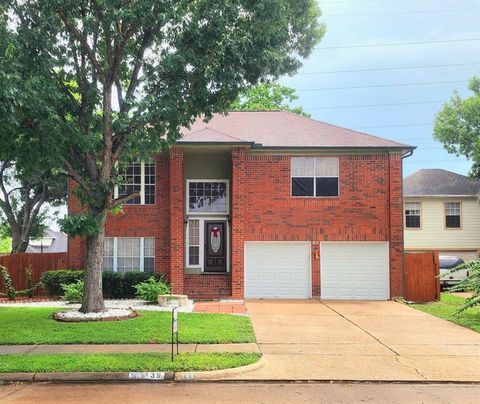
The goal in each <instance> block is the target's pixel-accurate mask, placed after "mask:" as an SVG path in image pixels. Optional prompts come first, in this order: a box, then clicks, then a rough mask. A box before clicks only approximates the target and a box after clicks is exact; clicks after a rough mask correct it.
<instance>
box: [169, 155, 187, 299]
mask: <svg viewBox="0 0 480 404" xmlns="http://www.w3.org/2000/svg"><path fill="white" fill-rule="evenodd" d="M184 190H185V179H184V174H183V149H182V148H180V147H173V148H172V149H171V150H170V201H169V207H170V240H169V242H170V281H171V284H172V291H173V293H180V294H181V293H184V292H183V281H184V279H183V278H184V272H185V262H184V257H185V253H184V251H185V236H184V232H185V222H184V220H185V215H184V211H185V197H184V194H185V191H184Z"/></svg>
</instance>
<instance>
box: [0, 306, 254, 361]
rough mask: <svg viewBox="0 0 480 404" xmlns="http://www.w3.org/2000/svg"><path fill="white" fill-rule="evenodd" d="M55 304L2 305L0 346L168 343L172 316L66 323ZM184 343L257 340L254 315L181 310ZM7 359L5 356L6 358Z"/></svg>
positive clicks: (147, 313)
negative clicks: (54, 316) (57, 316)
mask: <svg viewBox="0 0 480 404" xmlns="http://www.w3.org/2000/svg"><path fill="white" fill-rule="evenodd" d="M56 311H59V309H54V308H23V307H22V308H17V307H8V308H6V307H0V345H19V344H27V345H28V344H148V343H169V342H170V340H171V314H170V313H166V312H153V311H142V312H140V316H139V317H137V318H134V319H130V320H123V321H108V322H101V321H100V322H89V323H65V322H58V321H55V320H53V319H52V313H54V312H56ZM178 330H179V341H180V343H203V344H215V343H218V344H220V343H240V342H255V334H254V332H253V328H252V323H251V322H250V318H249V317H246V316H234V315H229V314H202V313H188V314H187V313H179V316H178ZM2 358H3V357H2Z"/></svg>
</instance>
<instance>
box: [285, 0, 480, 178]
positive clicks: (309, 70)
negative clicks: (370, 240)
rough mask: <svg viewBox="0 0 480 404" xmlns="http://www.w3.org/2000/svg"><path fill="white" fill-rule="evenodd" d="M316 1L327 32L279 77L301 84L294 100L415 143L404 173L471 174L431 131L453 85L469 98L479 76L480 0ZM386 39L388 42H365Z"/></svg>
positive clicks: (345, 122)
mask: <svg viewBox="0 0 480 404" xmlns="http://www.w3.org/2000/svg"><path fill="white" fill-rule="evenodd" d="M319 5H320V8H321V10H322V14H323V15H322V17H321V18H320V21H322V22H323V23H324V24H325V25H326V28H327V33H326V35H325V36H324V37H323V39H322V41H321V42H320V44H319V45H318V46H317V47H316V48H315V50H314V51H313V53H312V54H311V55H310V57H309V59H308V60H307V61H305V63H304V66H303V67H302V69H301V70H299V72H298V73H297V74H296V75H294V76H293V77H282V78H281V79H280V83H281V84H284V85H287V86H289V87H293V88H294V89H296V90H297V95H298V96H299V99H298V100H297V101H296V102H295V104H298V105H301V106H302V107H303V108H304V109H305V110H306V112H308V113H310V114H311V115H312V118H314V119H318V120H321V121H325V122H329V123H332V124H335V125H339V126H343V127H347V128H351V129H357V130H360V131H363V132H366V133H370V134H372V135H377V136H381V137H384V138H387V139H392V140H396V141H400V142H402V143H407V144H410V145H413V146H417V149H416V150H415V151H414V154H413V156H412V157H409V158H407V159H405V160H404V176H407V175H409V174H412V173H413V172H415V171H417V170H419V169H422V168H444V169H446V170H450V171H454V172H457V173H459V174H463V175H467V173H468V171H469V169H470V166H471V162H468V161H467V160H466V159H465V158H464V157H457V156H455V155H452V154H449V153H447V152H446V151H445V150H444V149H443V146H442V144H441V143H439V142H437V141H435V140H433V138H432V132H433V122H434V119H435V115H436V114H437V113H438V112H439V111H440V109H441V107H442V105H443V103H444V102H446V101H448V100H449V99H450V97H451V95H452V94H453V92H454V91H455V90H457V91H458V92H459V94H460V95H461V96H462V97H465V96H469V95H470V94H471V92H470V91H469V90H468V89H467V81H468V79H469V78H470V77H472V76H474V75H480V1H478V0H436V1H432V0H349V1H347V0H324V1H319ZM472 39H474V40H472ZM412 42H430V43H422V44H419V43H415V44H412ZM399 43H401V44H403V45H391V44H399ZM405 43H410V44H408V45H407V44H405ZM383 44H390V45H386V46H364V45H383ZM452 65H453V66H452ZM427 66H428V67H427ZM391 68H394V69H391ZM371 69H381V70H373V71H372V70H371ZM345 70H347V71H348V72H339V71H345ZM352 70H357V71H352ZM358 70H364V71H358ZM365 70H367V71H365ZM332 71H333V73H332ZM406 84H409V85H406ZM364 86H369V88H351V87H364ZM372 86H377V87H372ZM378 86H381V87H378ZM339 87H350V88H348V89H339ZM378 104H382V106H378ZM385 104H395V105H385ZM398 104H400V105H398ZM366 105H368V106H366ZM360 106H362V107H360Z"/></svg>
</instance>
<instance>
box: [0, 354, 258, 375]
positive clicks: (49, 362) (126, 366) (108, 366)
mask: <svg viewBox="0 0 480 404" xmlns="http://www.w3.org/2000/svg"><path fill="white" fill-rule="evenodd" d="M259 358H260V355H259V354H256V353H184V354H180V355H178V356H176V357H175V359H174V361H173V362H172V361H171V359H170V354H167V353H143V354H48V355H47V354H44V355H2V356H0V359H1V360H0V373H19V372H26V373H34V372H46V373H48V372H154V371H179V372H181V371H194V370H217V369H228V368H235V367H238V366H245V365H249V364H251V363H255V362H257V361H258V359H259Z"/></svg>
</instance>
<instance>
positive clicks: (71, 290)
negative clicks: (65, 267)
mask: <svg viewBox="0 0 480 404" xmlns="http://www.w3.org/2000/svg"><path fill="white" fill-rule="evenodd" d="M61 286H62V289H63V296H62V299H63V300H65V301H67V302H69V303H80V302H81V301H82V299H83V287H84V283H83V281H80V280H78V281H76V282H75V283H67V284H62V285H61Z"/></svg>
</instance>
